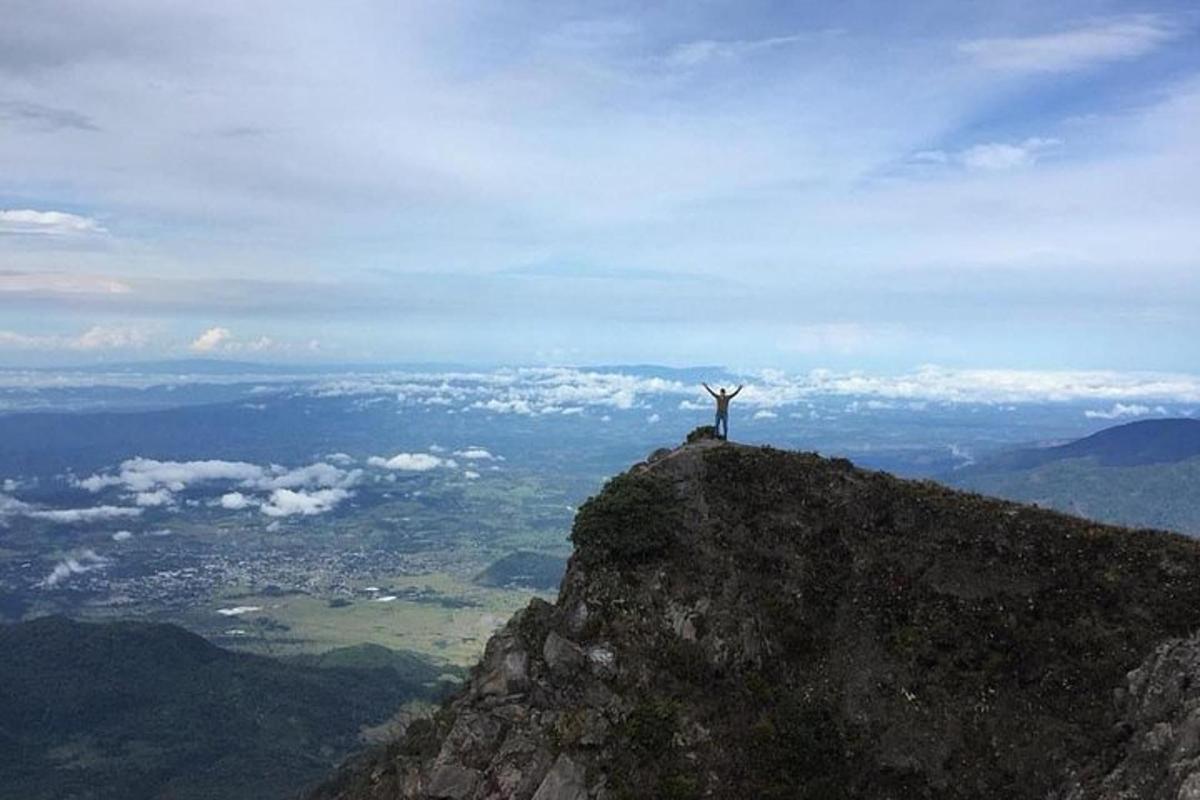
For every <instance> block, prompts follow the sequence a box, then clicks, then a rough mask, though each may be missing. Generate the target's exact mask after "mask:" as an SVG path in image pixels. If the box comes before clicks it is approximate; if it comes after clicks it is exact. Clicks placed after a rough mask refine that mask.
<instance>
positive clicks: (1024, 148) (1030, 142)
mask: <svg viewBox="0 0 1200 800" xmlns="http://www.w3.org/2000/svg"><path fill="white" fill-rule="evenodd" d="M1060 144H1062V141H1061V140H1059V139H1043V138H1038V137H1032V138H1029V139H1026V140H1025V141H1023V142H1019V143H1017V144H1008V143H1005V142H990V143H987V144H977V145H975V146H974V147H969V148H967V149H966V150H964V151H962V153H960V154H959V156H958V160H959V161H960V162H961V163H962V165H963V166H965V167H967V168H968V169H976V170H989V171H994V172H995V171H1003V170H1008V169H1015V168H1017V167H1025V166H1029V165H1030V164H1033V163H1034V162H1035V161H1036V160H1037V159H1038V157H1039V156H1040V155H1041V154H1042V153H1043V152H1045V151H1046V150H1048V149H1051V148H1054V147H1057V146H1058V145H1060Z"/></svg>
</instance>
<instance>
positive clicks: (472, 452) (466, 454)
mask: <svg viewBox="0 0 1200 800" xmlns="http://www.w3.org/2000/svg"><path fill="white" fill-rule="evenodd" d="M454 455H456V456H458V457H459V458H465V459H467V460H468V461H495V460H497V456H494V455H492V454H491V453H489V452H488V451H487V450H485V449H484V448H482V447H468V448H466V449H465V450H455V451H454Z"/></svg>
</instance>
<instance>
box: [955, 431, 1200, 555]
mask: <svg viewBox="0 0 1200 800" xmlns="http://www.w3.org/2000/svg"><path fill="white" fill-rule="evenodd" d="M945 477H946V480H947V482H949V483H951V484H953V485H955V486H958V487H960V488H964V489H970V490H972V491H979V492H983V493H985V494H992V495H996V496H998V497H1005V498H1008V499H1010V500H1017V501H1019V502H1025V503H1037V504H1038V505H1043V506H1048V507H1050V508H1054V509H1057V510H1059V511H1066V512H1068V513H1071V514H1078V515H1080V516H1084V517H1089V518H1091V519H1095V520H1100V521H1102V522H1112V523H1116V524H1120V525H1138V526H1149V527H1155V528H1165V529H1168V530H1173V531H1178V532H1180V533H1188V534H1192V535H1200V420H1194V419H1156V420H1145V421H1142V422H1131V423H1129V424H1127V425H1118V426H1116V427H1114V428H1107V429H1105V430H1102V431H1100V432H1099V433H1095V434H1093V435H1091V436H1088V437H1086V438H1084V439H1079V440H1078V441H1074V442H1070V443H1068V444H1064V445H1060V446H1058V447H1044V448H1034V449H1027V450H1017V451H1014V452H1011V453H1004V454H1001V455H999V456H996V457H994V458H992V459H989V460H986V461H983V462H981V463H979V464H975V465H973V466H971V467H967V468H965V469H961V470H957V471H955V472H953V473H951V474H949V475H947V476H945Z"/></svg>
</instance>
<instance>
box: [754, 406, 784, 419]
mask: <svg viewBox="0 0 1200 800" xmlns="http://www.w3.org/2000/svg"><path fill="white" fill-rule="evenodd" d="M778 416H779V415H778V414H776V413H775V412H774V411H770V410H768V409H765V408H763V409H760V410H758V411H755V412H754V419H775V418H776V417H778Z"/></svg>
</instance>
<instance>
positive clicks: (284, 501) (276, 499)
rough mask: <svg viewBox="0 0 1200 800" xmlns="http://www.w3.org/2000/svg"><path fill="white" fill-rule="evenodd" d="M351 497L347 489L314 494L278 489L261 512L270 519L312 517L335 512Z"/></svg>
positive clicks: (321, 490)
mask: <svg viewBox="0 0 1200 800" xmlns="http://www.w3.org/2000/svg"><path fill="white" fill-rule="evenodd" d="M350 496H351V492H348V491H346V490H345V489H320V490H318V491H314V492H295V491H292V490H291V489H276V490H275V491H273V492H271V497H270V499H269V500H267V502H265V503H263V505H262V507H261V508H260V510H261V511H262V513H264V514H266V515H267V516H269V517H290V516H293V515H296V514H300V515H303V516H311V515H313V514H324V513H325V512H327V511H331V510H333V508H334V507H335V506H337V505H338V503H340V502H342V501H343V500H345V499H346V498H348V497H350Z"/></svg>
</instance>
